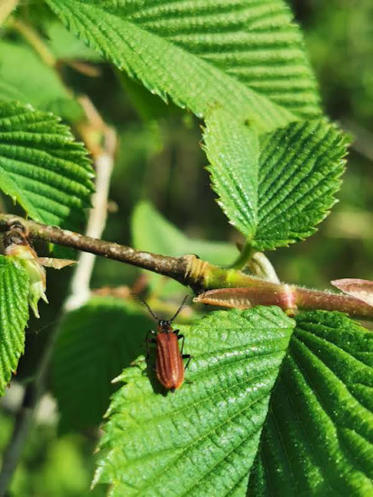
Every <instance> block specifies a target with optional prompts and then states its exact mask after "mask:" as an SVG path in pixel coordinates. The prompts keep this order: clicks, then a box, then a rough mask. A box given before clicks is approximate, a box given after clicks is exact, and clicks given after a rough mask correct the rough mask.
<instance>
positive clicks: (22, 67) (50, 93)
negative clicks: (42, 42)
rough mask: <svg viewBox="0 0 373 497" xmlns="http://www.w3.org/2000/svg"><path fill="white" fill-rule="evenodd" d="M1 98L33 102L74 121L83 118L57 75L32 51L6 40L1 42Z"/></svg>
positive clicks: (20, 44)
mask: <svg viewBox="0 0 373 497" xmlns="http://www.w3.org/2000/svg"><path fill="white" fill-rule="evenodd" d="M0 99H1V100H6V101H12V100H17V101H18V102H22V103H24V104H29V103H30V104H32V105H34V106H35V107H37V108H38V109H40V110H45V111H48V112H54V113H55V114H57V115H59V116H61V117H62V118H64V119H67V120H70V121H76V120H78V119H79V118H81V117H82V115H83V111H82V108H81V106H80V104H78V102H77V101H76V100H74V99H73V98H72V97H71V96H70V95H69V94H68V92H67V90H66V88H65V86H64V85H63V84H62V82H61V81H60V79H59V78H58V76H57V74H56V72H55V71H54V70H53V69H52V68H51V67H48V66H47V65H46V64H44V63H43V61H42V60H41V59H40V57H39V56H38V55H37V54H36V53H35V52H34V50H32V48H30V47H29V46H28V45H24V44H22V43H15V42H10V41H5V40H2V41H0Z"/></svg>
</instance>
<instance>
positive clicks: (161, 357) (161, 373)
mask: <svg viewBox="0 0 373 497" xmlns="http://www.w3.org/2000/svg"><path fill="white" fill-rule="evenodd" d="M187 298H188V296H186V297H185V298H184V300H183V301H182V303H181V305H180V307H179V308H178V310H177V311H176V313H175V314H174V316H173V317H172V318H171V319H169V320H164V319H159V318H158V316H156V315H155V314H154V312H153V311H152V310H151V308H150V307H149V305H148V304H147V303H146V302H145V301H144V300H143V301H142V302H143V303H144V304H145V305H146V307H147V309H148V310H149V312H150V314H151V315H152V316H153V318H154V319H155V320H156V321H158V326H157V330H156V331H154V330H149V331H148V334H147V336H146V344H147V354H146V358H147V359H148V358H149V355H150V351H149V344H151V343H154V344H155V345H156V363H155V372H156V375H157V378H158V380H159V382H160V383H161V384H162V385H163V386H164V387H165V388H166V389H167V390H169V391H170V392H174V391H175V390H176V389H177V388H180V387H181V385H182V384H183V382H184V372H185V370H186V368H187V367H188V365H189V362H190V360H191V356H190V354H183V349H184V339H185V337H184V335H182V334H181V333H179V331H180V330H174V329H173V328H172V321H173V320H174V319H175V318H176V317H177V315H178V314H179V312H180V311H181V309H182V308H183V306H184V304H185V302H186V300H187ZM150 335H153V336H152V337H151V338H149V336H150ZM179 340H182V343H181V349H179ZM183 359H188V362H187V364H186V366H185V367H184V363H183Z"/></svg>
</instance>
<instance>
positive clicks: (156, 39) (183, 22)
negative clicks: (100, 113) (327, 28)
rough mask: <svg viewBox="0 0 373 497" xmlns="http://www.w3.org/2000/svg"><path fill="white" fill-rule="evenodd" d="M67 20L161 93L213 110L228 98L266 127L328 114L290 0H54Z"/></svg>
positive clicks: (234, 109)
mask: <svg viewBox="0 0 373 497" xmlns="http://www.w3.org/2000/svg"><path fill="white" fill-rule="evenodd" d="M47 3H48V4H49V5H50V7H51V8H52V9H53V10H54V11H55V12H56V13H57V14H58V15H59V17H60V18H61V20H62V21H63V22H64V23H65V25H66V26H67V27H68V28H69V29H71V30H72V31H74V32H75V33H76V34H77V35H78V36H79V37H80V38H82V39H83V40H85V41H86V42H87V43H88V44H89V45H90V46H91V47H93V48H95V49H96V50H98V51H99V52H100V53H101V54H102V55H104V56H105V57H106V58H108V59H109V60H111V61H112V62H113V63H114V64H116V66H117V67H119V68H120V69H125V70H126V71H127V72H128V73H129V74H130V75H131V76H135V77H136V78H138V79H139V80H141V81H142V82H143V84H144V85H145V86H146V87H147V88H148V89H149V90H150V91H152V92H153V93H156V94H158V95H160V96H162V97H163V98H166V96H167V95H169V96H170V97H171V98H172V99H173V100H174V101H175V102H176V103H177V104H178V105H180V106H186V107H188V108H189V109H190V110H191V111H192V112H194V113H195V114H196V115H198V116H205V115H206V114H207V113H208V112H209V110H210V109H211V108H212V107H214V106H218V107H223V108H225V109H226V110H227V111H228V112H230V114H231V116H234V117H235V118H237V117H238V118H242V120H245V119H249V120H250V121H251V122H252V123H254V124H256V125H257V126H258V127H259V128H261V129H262V130H264V129H266V130H270V129H274V128H276V127H279V126H284V125H285V124H286V123H287V122H290V121H292V120H295V119H296V118H297V117H312V116H316V115H319V114H320V109H319V103H318V95H317V90H316V88H315V81H314V77H313V75H312V72H311V70H310V67H309V64H308V61H307V59H306V56H305V54H304V49H303V42H302V39H301V36H300V33H299V31H298V28H297V27H296V26H295V25H294V24H293V23H292V20H291V19H292V16H291V14H290V11H289V8H288V7H287V6H286V4H285V2H284V1H283V0H264V1H262V2H260V3H258V2H257V1H254V0H243V1H240V2H226V1H225V0H218V1H216V0H202V1H199V2H197V3H196V2H187V1H181V2H171V1H167V0H162V1H161V2H159V1H149V2H146V3H144V2H143V1H142V0H134V1H132V2H116V1H114V0H109V1H107V2H102V1H100V0H89V1H84V2H83V1H81V0H80V1H79V0H78V1H77V0H47Z"/></svg>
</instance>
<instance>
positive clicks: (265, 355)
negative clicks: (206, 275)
mask: <svg viewBox="0 0 373 497" xmlns="http://www.w3.org/2000/svg"><path fill="white" fill-rule="evenodd" d="M292 327H293V321H292V320H291V319H289V318H288V317H287V316H286V315H285V314H284V313H283V312H282V311H280V309H278V308H275V307H272V308H264V307H257V308H256V309H250V310H249V311H243V312H241V311H237V310H233V311H229V312H228V311H220V312H214V313H211V314H210V315H208V316H206V317H205V318H203V319H201V320H200V321H198V322H197V323H196V324H195V325H194V326H192V327H190V328H188V327H182V332H183V333H184V334H185V351H186V352H187V353H190V354H192V356H193V359H192V361H191V363H190V368H189V369H188V371H187V373H186V381H185V383H184V384H183V386H182V387H181V388H180V389H179V390H177V391H176V392H175V393H169V394H167V395H166V396H165V395H161V392H162V390H161V389H160V387H159V385H158V384H157V383H155V382H153V383H152V382H151V381H149V378H147V377H146V376H144V374H143V368H144V363H139V365H138V366H137V367H133V368H129V369H127V370H125V371H124V372H123V374H122V375H121V377H120V380H121V381H123V382H125V383H126V384H125V385H124V386H122V387H121V389H120V390H119V391H118V392H116V394H115V395H114V397H113V400H112V403H111V406H110V410H109V416H110V418H109V421H108V423H107V424H106V426H105V428H104V431H105V434H104V436H103V438H102V441H101V451H102V453H101V459H100V462H99V468H98V471H97V474H96V481H100V482H105V483H111V485H112V486H111V491H110V495H111V496H112V497H119V496H120V497H122V496H123V495H126V496H128V497H130V496H132V495H133V496H135V495H141V496H142V497H147V496H158V495H167V496H171V495H172V496H182V495H188V496H194V497H196V496H201V497H206V496H210V495H214V496H216V497H220V496H226V495H234V496H237V497H238V496H242V495H245V492H246V485H247V479H248V474H249V471H250V466H251V464H252V462H253V460H254V457H255V454H256V451H257V447H258V443H259V437H260V432H261V429H262V425H263V422H264V419H265V416H266V413H267V407H268V402H269V395H270V392H271V389H272V387H273V384H274V382H275V379H276V377H277V374H278V370H279V367H280V364H281V361H282V359H283V356H284V353H285V351H286V349H287V346H288V341H289V338H290V335H291V332H292ZM153 385H154V389H155V390H154V389H153Z"/></svg>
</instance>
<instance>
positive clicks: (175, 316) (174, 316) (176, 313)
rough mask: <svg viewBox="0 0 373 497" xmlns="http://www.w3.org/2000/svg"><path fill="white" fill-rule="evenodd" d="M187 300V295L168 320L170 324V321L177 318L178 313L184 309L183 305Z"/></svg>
mask: <svg viewBox="0 0 373 497" xmlns="http://www.w3.org/2000/svg"><path fill="white" fill-rule="evenodd" d="M188 298H189V295H185V297H184V298H183V301H182V302H181V304H180V307H179V308H178V310H177V311H176V312H175V314H174V315H173V316H172V318H171V319H170V323H172V321H173V320H174V319H176V318H177V316H178V315H179V312H180V311H181V309H182V308H183V307H184V305H185V303H186V301H187V300H188Z"/></svg>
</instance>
